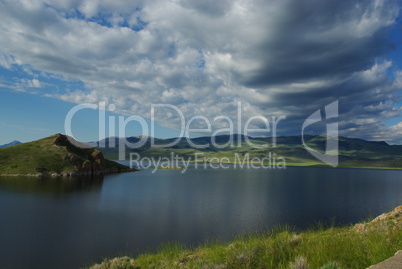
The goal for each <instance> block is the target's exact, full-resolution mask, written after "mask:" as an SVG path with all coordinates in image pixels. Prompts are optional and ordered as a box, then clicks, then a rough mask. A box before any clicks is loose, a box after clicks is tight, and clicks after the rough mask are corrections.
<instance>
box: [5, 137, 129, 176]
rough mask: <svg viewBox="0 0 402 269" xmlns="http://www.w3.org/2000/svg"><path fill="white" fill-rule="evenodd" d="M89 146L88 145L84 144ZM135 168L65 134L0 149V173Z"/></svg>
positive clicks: (103, 171) (72, 172) (74, 172)
mask: <svg viewBox="0 0 402 269" xmlns="http://www.w3.org/2000/svg"><path fill="white" fill-rule="evenodd" d="M85 146H86V147H85ZM123 171H133V170H132V169H130V168H129V167H127V166H124V165H121V164H118V163H116V162H113V161H110V160H108V159H105V158H104V156H103V153H102V152H101V151H100V150H99V149H97V148H93V147H89V148H88V146H87V145H86V144H84V143H79V142H77V141H74V140H73V143H71V142H70V140H69V139H68V137H67V136H65V135H62V134H56V135H52V136H49V137H46V138H43V139H40V140H36V141H33V142H29V143H23V144H19V145H15V146H12V147H6V148H2V149H0V175H9V174H18V175H42V176H45V175H52V176H59V175H95V174H107V173H115V172H123Z"/></svg>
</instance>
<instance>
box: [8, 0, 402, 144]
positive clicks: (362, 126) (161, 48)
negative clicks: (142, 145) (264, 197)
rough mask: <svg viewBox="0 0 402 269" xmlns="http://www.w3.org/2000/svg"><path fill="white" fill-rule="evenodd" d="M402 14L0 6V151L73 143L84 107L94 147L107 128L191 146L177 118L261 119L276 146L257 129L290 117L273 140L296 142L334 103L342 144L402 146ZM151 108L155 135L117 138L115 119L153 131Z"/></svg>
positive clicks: (51, 3) (255, 6)
mask: <svg viewBox="0 0 402 269" xmlns="http://www.w3.org/2000/svg"><path fill="white" fill-rule="evenodd" d="M400 8H401V2H400V1H392V0H389V1H381V0H372V1H370V0H362V1H359V0H325V1H322V0H271V1H262V0H261V1H259V0H255V1H254V0H227V1H226V0H221V1H216V0H203V1H196V0H147V1H145V0H144V1H141V0H127V1H126V0H121V1H116V0H94V1H78V0H65V1H58V0H47V1H41V0H10V1H7V0H0V18H1V24H0V113H1V114H0V115H1V116H0V144H5V143H8V142H10V141H12V140H20V141H22V142H27V141H32V140H35V139H39V138H42V137H46V136H49V135H52V134H54V133H66V129H65V122H66V117H67V115H68V114H69V112H70V111H71V109H73V108H74V107H76V106H77V105H80V104H87V105H89V104H92V105H94V106H96V108H102V107H103V106H102V104H103V103H104V104H105V109H106V110H107V111H106V112H105V115H104V118H105V124H102V123H99V117H100V115H102V113H103V110H102V109H101V110H99V109H92V108H90V107H87V108H83V109H81V110H79V111H78V112H77V113H76V114H74V116H73V117H72V120H71V130H72V133H73V134H74V137H75V138H76V139H77V140H80V141H96V140H98V139H101V138H103V137H101V136H102V135H100V133H99V128H100V127H102V126H103V125H105V126H106V129H107V130H106V132H105V133H104V134H105V135H106V136H109V135H111V136H138V135H154V136H156V137H161V138H167V137H174V136H178V135H180V134H183V133H181V126H182V124H183V120H182V119H180V118H179V114H178V112H177V111H176V110H174V109H172V106H174V107H175V108H177V109H178V110H179V111H181V112H182V114H183V115H184V123H185V124H184V125H186V124H188V126H189V127H190V128H192V129H196V128H199V129H204V130H205V129H206V128H207V127H208V126H207V125H206V120H208V121H209V122H211V129H210V133H212V132H218V134H222V133H224V130H225V128H226V130H228V129H227V128H229V127H231V125H230V124H229V120H228V119H230V120H231V121H233V122H234V126H233V129H235V130H236V131H237V130H241V131H243V130H244V125H245V124H246V123H247V121H248V120H249V119H252V117H257V118H255V120H253V121H250V122H249V123H250V124H249V127H250V128H253V129H257V130H255V132H254V134H255V135H266V136H272V135H273V128H272V126H273V125H271V128H270V129H267V128H266V122H264V121H263V120H261V118H258V117H261V116H262V117H264V118H265V119H268V120H269V122H270V123H272V122H273V119H278V118H279V117H285V118H284V119H283V120H281V121H280V122H278V125H277V134H278V135H300V134H301V130H302V126H303V123H304V122H305V120H306V119H307V118H308V117H309V116H310V115H311V114H313V113H314V112H315V111H317V110H320V109H321V111H323V110H322V109H323V108H325V106H326V105H328V104H331V103H333V102H335V101H337V102H338V105H339V108H338V112H339V115H338V117H337V118H336V119H335V120H336V122H338V126H339V134H340V135H342V136H348V137H357V138H362V139H368V140H379V141H387V142H388V143H391V144H402V115H401V110H402V100H401V98H400V97H401V89H402V47H401V43H402V18H401V17H402V15H401V14H400ZM153 104H154V105H155V104H160V105H164V106H160V107H159V108H157V109H156V108H155V109H154V112H155V113H154V116H155V117H154V122H155V124H156V127H155V132H153V133H150V132H148V130H143V128H142V126H141V125H140V124H139V123H138V122H136V121H135V120H134V121H132V122H130V123H128V122H126V124H125V125H124V126H123V127H124V128H123V127H122V124H121V123H123V122H119V117H120V118H121V119H122V120H127V119H128V117H130V116H137V117H141V118H143V119H144V120H145V122H146V123H147V125H149V126H150V125H151V122H152V121H151V118H152V117H151V114H152V113H151V112H152V105H153ZM239 104H240V105H241V109H240V111H241V113H239ZM167 105H170V107H168V106H167ZM110 110H112V111H110ZM323 115H324V114H323ZM216 117H220V118H218V119H217V118H216ZM324 118H325V117H324ZM191 119H193V120H191ZM332 120H334V119H332ZM190 123H191V124H190ZM325 123H326V121H322V122H321V124H318V125H317V126H313V125H312V126H310V127H309V129H308V130H307V131H306V132H307V133H312V134H316V133H317V134H318V133H320V132H322V130H323V129H322V128H323V126H324V127H325ZM122 128H123V129H122ZM238 128H240V129H238ZM258 129H259V130H260V131H258ZM123 130H124V131H125V132H124V133H123ZM220 130H223V131H222V132H221V131H220ZM205 134H206V133H205V132H202V131H199V132H197V131H193V132H191V133H189V134H186V133H184V135H190V136H198V135H205Z"/></svg>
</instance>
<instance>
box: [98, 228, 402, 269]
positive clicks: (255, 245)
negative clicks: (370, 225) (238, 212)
mask: <svg viewBox="0 0 402 269" xmlns="http://www.w3.org/2000/svg"><path fill="white" fill-rule="evenodd" d="M398 249H402V231H401V230H400V229H390V230H387V231H384V230H381V229H371V230H368V231H366V232H357V231H356V230H354V229H353V228H351V227H348V228H324V227H323V226H319V227H316V228H314V229H309V230H307V231H304V232H301V233H298V232H296V231H295V230H294V229H291V228H289V227H279V228H276V229H273V230H271V231H269V232H264V233H260V234H254V235H247V236H241V237H238V238H237V239H235V240H234V241H233V242H231V243H229V244H224V243H219V242H212V243H211V242H210V243H208V244H206V245H204V246H201V247H198V248H196V249H194V250H191V249H189V248H186V247H184V246H182V245H180V244H168V245H164V246H161V248H160V249H159V251H158V252H157V253H156V254H152V253H149V254H143V255H140V256H139V257H137V258H136V259H135V260H131V261H132V265H130V266H131V267H124V266H122V267H113V268H228V269H230V268H242V269H243V268H244V269H247V268H266V269H268V268H273V269H282V268H283V269H285V268H286V269H303V268H320V269H340V268H351V269H352V268H359V269H360V268H367V267H369V266H370V265H373V264H376V263H379V262H381V261H383V260H385V259H387V258H388V257H390V256H392V255H393V254H394V253H395V252H396V251H397V250H398ZM126 259H127V258H126ZM107 262H108V261H106V262H105V263H104V264H103V265H104V266H106V267H96V266H95V267H93V268H112V267H107ZM125 264H127V260H125ZM98 266H100V265H98Z"/></svg>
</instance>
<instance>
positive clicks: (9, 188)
mask: <svg viewBox="0 0 402 269" xmlns="http://www.w3.org/2000/svg"><path fill="white" fill-rule="evenodd" d="M401 204H402V171H398V170H375V169H342V168H336V169H334V168H319V167H288V168H286V169H282V170H281V169H272V170H270V169H234V168H232V169H216V170H213V169H194V168H190V169H189V170H187V171H186V173H181V170H161V169H159V170H157V171H156V173H152V170H151V169H145V170H142V171H140V172H135V173H123V174H114V175H108V176H105V177H99V178H74V179H72V178H67V179H60V178H59V179H40V178H27V177H0V214H1V220H0V238H1V240H0V268H41V269H45V268H80V267H83V266H86V265H90V264H92V263H94V262H100V261H102V259H103V258H105V257H114V256H120V255H126V254H129V255H137V254H139V253H143V252H145V251H155V249H156V248H157V246H159V245H161V244H163V243H167V242H172V241H175V242H181V243H184V244H187V245H189V246H197V245H199V244H202V243H204V242H206V241H207V240H209V239H220V240H223V241H228V240H231V239H233V237H234V236H236V235H239V234H244V233H250V232H258V231H261V230H264V229H270V228H272V227H274V226H277V225H280V224H289V225H291V226H294V227H297V228H300V229H303V228H306V227H309V226H312V225H314V224H315V223H317V222H318V221H322V222H325V223H331V222H334V223H336V224H337V225H340V224H350V223H356V222H359V221H361V220H365V219H367V218H369V217H374V216H377V215H379V214H381V213H383V212H387V211H390V210H391V209H393V208H394V207H396V206H398V205H401Z"/></svg>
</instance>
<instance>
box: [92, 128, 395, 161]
mask: <svg viewBox="0 0 402 269" xmlns="http://www.w3.org/2000/svg"><path fill="white" fill-rule="evenodd" d="M239 138H240V139H241V143H239V144H240V145H238V141H239ZM175 139H176V138H172V139H156V144H160V145H163V144H168V143H170V142H172V141H174V140H175ZM211 139H212V138H211V137H199V138H193V139H191V142H192V143H194V144H197V145H205V144H210V145H209V146H208V147H206V148H202V149H195V148H193V147H192V146H191V144H190V143H189V142H188V141H187V139H185V138H182V139H180V141H179V142H178V143H177V144H175V145H174V146H171V147H168V148H155V147H151V144H150V141H149V140H148V141H147V143H145V145H144V146H142V147H141V148H136V149H130V148H127V149H126V159H129V154H130V153H131V152H135V153H138V154H140V155H141V156H142V157H162V156H166V157H169V156H170V154H171V153H174V154H175V155H179V156H182V157H185V158H194V154H195V153H201V154H202V156H201V161H203V160H211V159H212V158H218V159H221V158H224V157H225V158H228V159H229V161H230V162H235V161H236V160H235V155H236V154H237V155H238V156H240V157H241V158H243V157H242V156H245V155H246V154H248V155H249V157H250V159H252V158H253V157H258V158H263V157H266V156H268V155H269V153H271V156H273V154H275V157H283V158H285V160H286V164H287V165H298V166H305V165H325V164H323V163H322V162H320V161H319V160H317V159H316V158H315V157H314V156H312V155H311V154H310V153H309V152H308V151H307V150H306V149H305V147H304V145H303V143H302V138H301V136H283V137H277V138H276V147H273V146H272V138H256V137H254V138H253V137H249V140H250V142H251V143H253V144H254V145H268V146H267V147H254V146H250V145H249V144H248V143H247V142H245V141H244V139H245V136H240V137H238V136H237V135H234V136H233V141H234V144H235V146H227V147H223V148H217V147H214V146H213V145H212V143H211ZM229 139H230V136H228V135H222V136H217V137H216V141H217V143H218V144H219V145H224V144H225V143H227V142H228V141H229ZM304 139H305V142H306V144H307V146H309V147H311V148H313V149H314V150H317V151H318V152H321V153H325V150H326V137H324V136H308V135H307V136H305V137H304ZM127 140H128V141H129V142H130V143H136V142H138V141H139V138H137V137H129V138H127ZM121 141H122V140H121V139H118V138H109V139H106V140H105V141H103V143H104V146H103V147H100V149H101V150H102V152H103V153H104V154H105V156H107V157H108V158H111V159H117V158H118V149H119V147H118V145H119V143H120V142H121ZM111 144H114V145H115V147H111V146H110V145H111ZM94 145H96V143H94ZM98 145H99V144H98ZM338 145H339V166H340V167H377V168H402V146H399V145H388V144H387V143H386V142H376V141H365V140H362V139H356V138H347V137H339V138H338ZM329 150H331V149H329Z"/></svg>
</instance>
